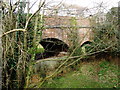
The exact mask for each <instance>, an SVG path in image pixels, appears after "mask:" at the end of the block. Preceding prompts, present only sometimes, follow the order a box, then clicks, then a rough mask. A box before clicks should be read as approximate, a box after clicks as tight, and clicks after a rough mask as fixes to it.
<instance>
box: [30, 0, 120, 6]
mask: <svg viewBox="0 0 120 90" xmlns="http://www.w3.org/2000/svg"><path fill="white" fill-rule="evenodd" d="M30 1H31V2H34V1H36V0H30ZM38 1H39V0H38ZM46 1H47V2H58V3H59V2H61V1H62V2H63V3H66V4H70V5H71V4H72V5H78V6H83V7H89V8H91V7H94V6H95V5H97V4H98V3H101V2H103V3H105V4H106V5H107V6H108V8H110V7H114V6H118V2H119V1H120V0H46Z"/></svg>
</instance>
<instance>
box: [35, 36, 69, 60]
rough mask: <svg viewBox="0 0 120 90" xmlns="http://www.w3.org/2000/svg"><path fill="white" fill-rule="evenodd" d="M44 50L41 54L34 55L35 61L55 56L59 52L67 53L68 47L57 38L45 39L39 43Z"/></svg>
mask: <svg viewBox="0 0 120 90" xmlns="http://www.w3.org/2000/svg"><path fill="white" fill-rule="evenodd" d="M39 43H40V44H41V45H42V46H43V47H44V49H45V52H44V53H42V54H36V56H35V59H36V60H39V59H43V58H48V57H52V56H57V55H58V54H59V53H60V52H67V51H68V49H69V46H68V45H67V44H66V43H65V42H63V41H62V40H59V39H57V38H45V39H42V40H41V41H40V42H39Z"/></svg>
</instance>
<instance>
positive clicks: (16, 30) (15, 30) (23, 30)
mask: <svg viewBox="0 0 120 90" xmlns="http://www.w3.org/2000/svg"><path fill="white" fill-rule="evenodd" d="M18 31H22V32H25V31H26V30H25V29H13V30H10V31H8V32H5V33H4V34H3V35H1V36H0V38H1V37H3V36H5V35H7V34H9V33H13V32H18Z"/></svg>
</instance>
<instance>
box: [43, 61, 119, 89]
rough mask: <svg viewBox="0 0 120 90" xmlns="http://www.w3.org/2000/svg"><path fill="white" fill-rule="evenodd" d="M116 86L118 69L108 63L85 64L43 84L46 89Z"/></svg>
mask: <svg viewBox="0 0 120 90" xmlns="http://www.w3.org/2000/svg"><path fill="white" fill-rule="evenodd" d="M117 84H118V67H117V65H114V64H111V63H110V62H108V61H105V60H102V61H99V62H97V61H96V62H89V63H88V62H87V63H81V64H80V65H79V70H78V71H72V72H69V73H68V74H65V75H64V76H62V77H56V78H54V79H53V80H49V81H47V82H46V83H44V85H43V87H46V88H113V87H117Z"/></svg>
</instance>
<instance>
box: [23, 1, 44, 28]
mask: <svg viewBox="0 0 120 90" xmlns="http://www.w3.org/2000/svg"><path fill="white" fill-rule="evenodd" d="M44 4H45V2H43V3H42V5H41V6H40V7H39V8H38V10H37V11H36V12H35V13H33V14H32V15H31V16H30V17H29V18H28V20H27V22H26V25H25V29H27V26H28V23H29V21H30V20H31V19H32V17H33V16H35V15H36V14H37V13H38V12H39V11H40V9H41V8H42V7H43V5H44Z"/></svg>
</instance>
